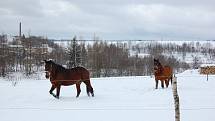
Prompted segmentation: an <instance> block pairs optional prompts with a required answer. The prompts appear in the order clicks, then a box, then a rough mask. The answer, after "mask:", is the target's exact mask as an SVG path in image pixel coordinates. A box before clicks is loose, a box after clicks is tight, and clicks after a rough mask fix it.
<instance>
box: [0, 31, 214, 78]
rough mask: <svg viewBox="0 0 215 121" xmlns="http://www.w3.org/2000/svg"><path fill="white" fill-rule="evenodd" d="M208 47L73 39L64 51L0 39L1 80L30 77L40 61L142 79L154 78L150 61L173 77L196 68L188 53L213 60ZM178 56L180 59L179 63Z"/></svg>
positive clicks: (40, 41) (38, 40)
mask: <svg viewBox="0 0 215 121" xmlns="http://www.w3.org/2000/svg"><path fill="white" fill-rule="evenodd" d="M210 46H211V45H210V43H208V44H204V45H202V44H201V43H199V42H192V43H186V42H185V43H183V44H181V45H177V44H175V43H158V42H156V41H154V42H148V43H144V42H143V43H141V42H139V43H136V44H134V43H132V42H129V43H124V42H105V41H94V42H93V43H86V42H83V41H81V42H79V41H78V40H77V39H76V37H74V38H73V39H72V40H71V42H70V43H68V46H67V47H62V46H60V45H58V44H55V43H54V42H53V41H50V40H48V39H47V38H43V37H35V36H30V37H25V36H24V35H23V36H22V37H21V38H20V37H14V39H13V40H12V41H8V39H7V36H6V35H0V76H7V74H10V73H13V72H22V73H24V74H25V75H26V76H31V75H32V74H34V73H37V72H38V71H43V69H44V65H43V63H42V62H43V60H45V59H52V60H53V61H55V62H56V63H58V64H61V65H63V66H65V67H67V68H72V67H76V66H83V67H85V68H87V69H88V70H89V71H90V72H91V77H109V76H143V75H152V74H153V66H154V65H153V59H154V58H156V59H159V60H160V61H161V62H162V64H163V65H169V66H171V67H172V68H173V69H174V72H175V73H178V72H182V71H184V70H187V69H189V68H198V67H199V64H200V63H201V61H200V60H199V58H197V57H196V56H193V58H192V62H191V63H188V62H186V59H185V58H186V55H187V54H189V53H201V54H202V55H205V56H207V57H209V58H214V57H215V49H213V48H211V47H210ZM177 55H182V59H179V58H178V57H177Z"/></svg>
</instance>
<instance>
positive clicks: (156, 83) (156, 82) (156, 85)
mask: <svg viewBox="0 0 215 121" xmlns="http://www.w3.org/2000/svg"><path fill="white" fill-rule="evenodd" d="M157 88H158V80H155V89H157Z"/></svg>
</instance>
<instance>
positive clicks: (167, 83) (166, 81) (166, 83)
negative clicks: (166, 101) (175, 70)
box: [165, 79, 169, 88]
mask: <svg viewBox="0 0 215 121" xmlns="http://www.w3.org/2000/svg"><path fill="white" fill-rule="evenodd" d="M165 85H166V88H168V86H169V79H166V80H165Z"/></svg>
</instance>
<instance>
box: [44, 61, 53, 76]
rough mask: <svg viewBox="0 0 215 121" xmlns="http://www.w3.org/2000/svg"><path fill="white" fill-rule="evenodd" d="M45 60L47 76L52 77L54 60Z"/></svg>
mask: <svg viewBox="0 0 215 121" xmlns="http://www.w3.org/2000/svg"><path fill="white" fill-rule="evenodd" d="M44 62H45V73H46V78H47V79H48V78H49V77H50V73H51V71H52V70H53V69H52V67H53V65H52V64H53V62H52V61H51V60H44Z"/></svg>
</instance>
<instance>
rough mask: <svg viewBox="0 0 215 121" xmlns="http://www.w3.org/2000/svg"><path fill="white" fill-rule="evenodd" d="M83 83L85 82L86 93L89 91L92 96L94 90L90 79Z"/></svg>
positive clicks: (88, 93)
mask: <svg viewBox="0 0 215 121" xmlns="http://www.w3.org/2000/svg"><path fill="white" fill-rule="evenodd" d="M84 83H85V84H86V89H87V95H88V96H90V93H91V95H92V97H94V91H93V87H92V86H91V84H90V80H86V81H84Z"/></svg>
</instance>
